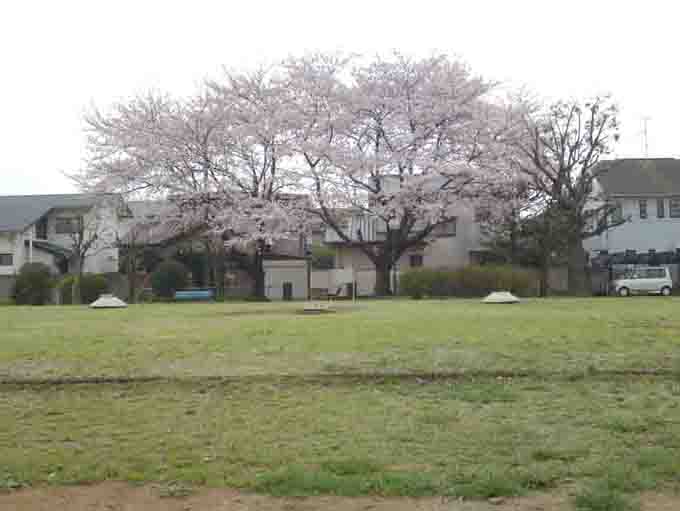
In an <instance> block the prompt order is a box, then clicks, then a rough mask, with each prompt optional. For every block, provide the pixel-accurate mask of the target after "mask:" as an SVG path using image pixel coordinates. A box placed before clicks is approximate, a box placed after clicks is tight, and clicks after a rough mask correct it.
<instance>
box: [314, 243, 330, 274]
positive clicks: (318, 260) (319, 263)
mask: <svg viewBox="0 0 680 511" xmlns="http://www.w3.org/2000/svg"><path fill="white" fill-rule="evenodd" d="M334 267H335V251H334V250H333V249H332V248H328V247H326V246H324V245H313V246H312V268H313V269H315V270H332V269H333V268H334Z"/></svg>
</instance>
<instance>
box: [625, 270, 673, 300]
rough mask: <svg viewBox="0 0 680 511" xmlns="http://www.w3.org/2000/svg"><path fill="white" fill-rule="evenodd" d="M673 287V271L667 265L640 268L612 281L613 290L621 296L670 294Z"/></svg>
mask: <svg viewBox="0 0 680 511" xmlns="http://www.w3.org/2000/svg"><path fill="white" fill-rule="evenodd" d="M672 289H673V280H672V279H671V273H670V271H669V270H668V268H665V267H649V268H638V269H636V270H633V271H630V272H628V273H626V274H625V275H623V276H622V277H621V278H619V279H616V280H614V281H613V282H612V291H613V292H614V293H615V294H617V295H619V296H630V295H662V296H670V294H671V292H672Z"/></svg>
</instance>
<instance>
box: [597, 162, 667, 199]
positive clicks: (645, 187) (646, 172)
mask: <svg viewBox="0 0 680 511" xmlns="http://www.w3.org/2000/svg"><path fill="white" fill-rule="evenodd" d="M599 165H600V168H598V173H601V174H600V175H599V176H598V181H599V182H600V184H601V185H602V188H603V190H604V192H605V193H606V194H607V195H613V196H616V195H634V196H648V195H680V160H677V159H674V158H626V159H620V160H610V161H603V162H601V163H600V164H599Z"/></svg>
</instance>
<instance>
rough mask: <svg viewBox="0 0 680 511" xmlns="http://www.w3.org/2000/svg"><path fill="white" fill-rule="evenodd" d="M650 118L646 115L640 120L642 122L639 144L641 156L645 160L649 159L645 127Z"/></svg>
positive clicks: (647, 131)
mask: <svg viewBox="0 0 680 511" xmlns="http://www.w3.org/2000/svg"><path fill="white" fill-rule="evenodd" d="M651 119H652V118H651V117H649V116H648V115H645V116H643V117H642V118H641V121H642V131H641V132H640V135H641V137H640V142H641V145H642V147H641V149H642V154H644V155H645V158H649V130H648V128H647V125H648V123H649V121H650V120H651Z"/></svg>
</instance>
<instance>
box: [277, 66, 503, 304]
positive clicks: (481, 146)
mask: <svg viewBox="0 0 680 511" xmlns="http://www.w3.org/2000/svg"><path fill="white" fill-rule="evenodd" d="M288 76H289V78H290V80H291V86H290V89H291V90H294V91H295V98H294V103H295V104H296V105H297V112H296V115H297V117H298V119H299V121H298V123H297V125H298V131H297V132H296V142H297V144H296V149H297V151H299V154H300V155H301V161H303V162H304V163H305V164H306V170H305V172H304V173H305V176H306V177H307V178H308V182H309V183H310V189H311V191H312V193H313V196H314V198H315V201H316V206H317V207H316V209H315V210H314V212H315V213H316V214H318V215H319V216H320V217H321V218H322V220H323V221H324V223H325V224H326V225H327V226H328V227H329V228H330V229H332V231H334V232H335V233H336V234H337V236H338V237H339V238H340V239H341V240H343V241H344V242H346V243H353V244H355V245H356V246H357V247H358V248H359V249H360V250H361V251H362V252H363V253H364V254H365V255H366V256H367V257H368V259H369V260H370V261H371V262H372V263H373V264H374V266H375V269H376V288H375V292H376V294H378V295H386V294H390V292H391V290H390V278H389V275H390V271H391V270H392V268H393V267H394V264H395V263H396V262H397V261H398V260H399V258H400V257H401V256H402V255H403V254H404V253H405V252H406V251H407V250H409V249H410V248H413V247H416V246H418V245H420V244H422V243H424V242H427V240H428V239H429V238H430V236H431V235H432V234H433V232H434V231H435V229H436V228H437V227H438V226H443V225H445V224H447V223H449V222H451V221H454V218H455V216H456V215H457V211H458V208H459V207H460V205H461V204H463V203H465V202H466V201H467V202H471V201H474V200H476V199H477V198H479V197H480V196H482V195H484V194H486V193H488V192H490V191H491V190H493V189H494V188H495V184H494V181H493V171H492V169H493V168H494V166H495V165H499V164H500V162H499V161H498V159H497V158H496V154H495V151H494V149H495V145H496V141H497V139H498V133H497V131H496V130H497V129H499V126H501V125H502V124H503V115H501V114H502V113H503V111H502V109H500V108H495V107H494V105H492V104H491V103H490V102H489V101H487V100H490V98H489V93H490V91H491V90H492V84H491V83H488V82H486V81H484V80H482V79H481V78H479V77H476V76H473V75H472V74H471V73H470V71H469V70H468V69H467V68H466V67H465V66H464V65H462V64H461V63H459V62H457V61H455V60H451V59H449V58H447V57H446V56H437V57H431V58H426V59H422V60H416V59H410V58H407V57H404V56H402V55H399V54H395V55H394V56H393V57H392V58H390V59H386V60H385V59H381V58H376V59H374V60H371V61H368V62H365V63H363V64H360V65H356V66H354V67H352V68H349V66H348V64H347V61H343V60H341V59H337V58H335V59H334V58H332V57H328V56H323V55H321V56H318V55H317V56H312V57H306V58H303V59H299V60H297V61H290V62H288ZM348 214H349V215H350V216H354V217H355V218H361V219H362V220H363V224H364V225H367V224H373V225H377V230H382V231H384V232H385V236H384V237H382V238H377V237H375V236H372V235H371V234H370V233H369V232H364V229H359V228H356V229H355V228H354V227H351V229H352V230H353V231H354V232H350V231H349V230H348V229H347V224H346V223H345V222H344V220H345V219H346V218H347V216H348ZM356 224H357V225H358V224H359V222H357V223H356ZM350 225H352V222H350ZM381 228H382V229H381Z"/></svg>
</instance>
